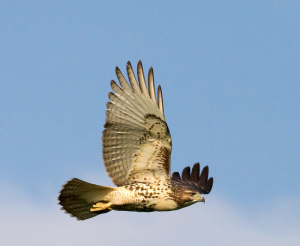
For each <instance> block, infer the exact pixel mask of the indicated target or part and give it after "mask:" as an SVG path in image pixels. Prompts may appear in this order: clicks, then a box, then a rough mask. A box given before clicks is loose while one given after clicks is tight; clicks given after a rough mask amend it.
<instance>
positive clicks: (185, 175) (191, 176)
mask: <svg viewBox="0 0 300 246" xmlns="http://www.w3.org/2000/svg"><path fill="white" fill-rule="evenodd" d="M190 170H191V169H190V167H185V168H184V169H183V171H182V179H181V177H180V174H179V173H178V172H174V173H173V175H172V185H173V186H177V185H182V186H187V187H189V186H190V187H192V188H194V189H197V190H198V191H199V193H200V194H209V193H210V191H211V189H212V185H213V178H212V177H211V178H209V179H208V166H205V167H204V168H203V170H202V172H201V174H200V176H199V173H200V164H199V163H196V164H194V166H193V169H192V173H190Z"/></svg>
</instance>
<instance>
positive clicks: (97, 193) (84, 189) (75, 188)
mask: <svg viewBox="0 0 300 246" xmlns="http://www.w3.org/2000/svg"><path fill="white" fill-rule="evenodd" d="M116 189H117V188H114V187H107V186H100V185H95V184H90V183H87V182H85V181H82V180H80V179H76V178H73V179H72V180H70V181H68V182H67V183H66V184H65V185H64V186H63V189H62V190H61V191H60V195H59V197H58V200H59V204H60V205H61V206H62V209H63V210H65V211H66V212H67V213H69V214H70V215H71V216H73V217H76V218H77V219H79V220H86V219H89V218H92V217H94V216H97V215H99V214H103V213H107V212H109V211H110V210H109V209H106V210H103V211H97V212H91V211H90V209H91V208H92V207H93V204H94V203H96V202H99V201H102V202H109V201H105V200H103V198H104V197H105V196H106V195H107V194H108V193H110V192H111V191H114V190H116Z"/></svg>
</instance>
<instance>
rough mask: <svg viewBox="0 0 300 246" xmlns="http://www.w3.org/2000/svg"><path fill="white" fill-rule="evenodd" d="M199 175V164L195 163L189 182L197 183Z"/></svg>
mask: <svg viewBox="0 0 300 246" xmlns="http://www.w3.org/2000/svg"><path fill="white" fill-rule="evenodd" d="M199 173H200V164H199V162H197V163H196V164H194V166H193V169H192V174H191V181H192V182H195V183H197V182H198V179H199Z"/></svg>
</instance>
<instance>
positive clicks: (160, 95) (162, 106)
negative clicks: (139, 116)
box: [157, 85, 164, 114]
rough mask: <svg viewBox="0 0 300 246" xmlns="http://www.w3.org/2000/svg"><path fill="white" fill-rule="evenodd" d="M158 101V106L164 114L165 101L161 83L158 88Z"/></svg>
mask: <svg viewBox="0 0 300 246" xmlns="http://www.w3.org/2000/svg"><path fill="white" fill-rule="evenodd" d="M157 101H158V108H159V109H160V111H161V112H162V113H163V114H164V103H163V97H162V91H161V87H160V85H159V86H158V89H157Z"/></svg>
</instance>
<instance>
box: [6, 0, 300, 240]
mask: <svg viewBox="0 0 300 246" xmlns="http://www.w3.org/2000/svg"><path fill="white" fill-rule="evenodd" d="M0 8H1V10H2V11H1V12H2V13H1V15H0V30H1V31H0V32H1V35H0V36H1V37H0V78H1V79H0V104H1V114H0V126H1V127H0V192H1V193H2V194H3V195H4V197H5V199H6V200H7V201H11V202H12V204H11V205H9V203H7V204H2V205H0V207H1V206H2V207H1V208H2V211H8V214H11V215H12V214H13V219H12V218H11V217H10V216H8V215H7V216H5V218H4V220H1V222H0V225H1V228H2V229H3V230H4V231H5V234H6V237H5V240H6V242H7V244H6V245H19V243H20V242H21V241H22V242H23V243H24V242H28V245H32V244H34V243H42V242H43V244H44V245H46V244H45V242H49V245H53V244H54V243H55V241H53V242H52V241H51V240H52V238H57V237H59V238H60V240H61V241H60V242H65V243H73V244H74V245H77V244H76V243H79V242H89V243H90V244H91V245H96V244H93V243H95V241H93V237H94V238H95V240H96V236H95V234H93V233H91V234H88V235H89V239H86V238H84V235H80V234H78V232H79V231H81V230H85V232H91V231H93V230H94V228H95V227H97V225H101V223H109V224H111V225H116V224H118V223H119V221H120V218H122V220H123V222H122V223H124V224H122V225H120V224H119V226H120V228H119V229H120V230H121V229H122V228H123V229H124V227H125V228H127V226H126V223H127V222H128V223H129V224H130V228H131V229H136V230H138V231H139V230H140V225H139V224H140V223H142V222H141V221H143V223H146V222H145V221H149V222H150V224H151V223H154V224H155V223H157V224H155V225H157V227H155V228H156V229H155V228H152V227H149V225H146V224H145V225H144V226H145V228H148V229H151V230H152V232H153V233H154V234H156V235H158V236H157V238H158V239H160V240H161V241H163V242H175V243H176V242H185V241H184V239H185V236H187V237H189V240H190V241H189V242H190V243H194V242H198V239H196V238H193V235H191V234H189V233H192V232H194V231H195V234H196V235H198V234H200V235H201V233H200V232H201V231H203V232H205V235H207V236H205V235H204V236H203V237H205V238H202V237H200V238H201V240H202V242H207V243H209V242H211V243H212V244H213V245H217V244H219V243H220V242H222V243H223V245H240V244H241V243H242V244H243V245H247V243H252V244H249V245H253V243H255V244H256V245H277V244H276V243H278V245H280V244H281V243H282V242H289V245H296V244H297V242H299V240H300V237H299V235H298V234H299V233H298V234H297V233H296V231H298V232H299V230H300V213H299V205H300V182H299V173H300V124H299V123H300V113H299V105H300V96H299V95H300V67H299V65H300V46H299V43H300V24H299V23H300V17H299V12H300V2H299V1H274V0H273V1H143V2H142V1H126V2H125V1H107V2H102V1H26V2H24V1H1V2H0ZM128 60H130V61H131V63H132V65H133V67H134V68H135V67H136V64H137V62H138V61H139V60H142V62H143V66H144V70H148V69H149V68H150V67H151V66H153V68H154V73H155V83H156V85H159V84H160V85H161V86H162V90H163V95H164V105H165V115H166V120H167V123H168V125H169V128H170V131H171V135H172V140H173V152H172V171H181V170H182V169H183V168H184V167H185V166H188V165H190V166H191V165H193V164H194V163H195V162H198V161H199V162H200V163H201V165H202V167H203V166H205V165H208V166H209V167H210V175H211V176H213V177H214V179H215V180H214V181H215V183H214V187H213V189H212V192H211V194H209V195H208V196H207V197H206V204H205V205H199V204H196V205H194V206H193V207H191V208H187V209H185V210H181V211H176V212H172V213H166V214H162V213H155V214H153V213H152V214H150V215H149V214H133V213H120V212H114V214H113V213H109V214H107V215H103V216H98V217H96V218H94V219H92V220H91V221H88V222H77V221H76V220H74V219H71V218H69V217H68V216H66V215H65V214H63V213H62V212H61V211H60V210H59V206H58V205H56V197H57V194H58V191H59V190H60V188H61V185H62V184H64V183H65V182H66V180H69V179H71V178H72V177H77V178H80V179H84V180H86V181H89V182H92V183H98V184H102V185H112V182H111V181H110V179H109V178H108V177H107V175H106V173H105V170H104V166H103V164H102V159H101V154H102V153H101V148H102V147H101V133H102V130H103V124H104V121H105V109H106V107H105V103H106V102H107V101H108V97H107V93H108V92H109V91H111V89H110V83H109V82H110V80H111V79H114V80H116V76H115V73H114V69H115V66H119V67H120V69H121V71H123V72H124V74H125V71H126V69H125V68H126V62H127V61H128ZM19 204H24V206H23V205H22V206H21V207H22V208H20V207H19V206H20V205H19ZM19 209H20V210H21V211H22V215H20V214H15V213H14V211H16V210H19ZM112 214H113V215H112ZM28 218H31V220H30V224H31V227H28V228H27V227H26V228H27V229H26V230H28V233H25V232H26V230H25V232H24V235H23V236H20V237H14V236H13V235H11V234H10V233H9V231H8V229H7V228H9V226H7V225H10V223H12V222H11V221H18V226H19V228H20V230H23V229H21V228H24V226H23V225H24V224H28V222H29V221H27V220H28ZM42 218H43V219H42ZM197 220H202V221H203V223H201V222H202V221H201V222H197ZM165 221H170V224H172V225H170V228H171V229H168V230H170V231H168V234H169V236H170V238H168V237H166V235H165V234H163V233H162V231H164V230H163V228H160V227H163V226H164V225H165V226H166V227H167V226H168V225H169V224H167V222H165ZM172 221H173V222H172ZM228 221H230V222H228ZM43 222H44V223H46V224H49V225H52V226H49V228H48V227H47V228H46V227H45V228H44V227H39V225H40V224H43ZM125 222H126V223H125ZM176 222H177V223H178V224H176ZM76 223H80V224H81V225H80V226H78V224H76ZM227 223H229V225H228V229H227V230H228V231H224V230H223V229H222V228H224V225H227ZM174 224H175V225H174ZM11 225H12V226H13V224H11ZM205 225H207V226H205ZM173 227H174V228H173ZM62 228H64V229H62ZM65 228H69V230H68V231H64V230H66V229H65ZM195 228H197V229H198V230H199V232H198V231H197V230H195ZM229 228H232V230H229ZM3 230H2V231H3ZM36 230H39V231H40V236H39V239H36V238H35V239H34V238H33V237H28V235H30V233H29V232H30V231H36ZM106 230H107V231H106ZM127 230H129V229H128V228H127ZM62 231H63V232H64V233H62ZM104 231H105V232H104ZM104 231H103V232H102V233H103V235H106V236H107V235H108V236H112V237H113V238H114V239H113V240H112V241H108V243H109V244H112V245H113V244H117V243H118V242H119V241H118V238H115V237H114V236H113V232H111V231H110V230H108V229H107V228H106V229H105V230H104ZM125 231H126V230H125ZM181 231H183V232H185V233H186V235H182V236H181V235H178V233H180V232H181ZM235 232H238V234H239V235H240V236H239V239H238V238H237V239H236V240H235V239H234V238H235V237H234V236H232V235H233V234H230V233H234V235H237V233H235ZM279 232H281V237H279V238H277V237H278V233H279ZM283 232H284V233H283ZM97 233H98V234H99V233H100V234H101V231H100V232H97ZM97 233H96V234H97ZM110 233H111V234H110ZM123 233H125V232H123ZM140 233H141V234H142V231H141V232H140ZM75 234H76V235H75ZM124 235H125V234H124ZM215 235H224V237H225V238H226V240H223V241H218V240H221V239H219V238H221V237H217V238H216V237H215ZM67 236H68V238H75V239H74V241H68V240H71V239H67ZM50 238H51V240H50ZM146 238H147V237H146ZM175 238H176V240H175ZM248 238H251V240H253V241H251V240H250V241H249V240H248ZM274 238H275V239H276V240H275V239H274ZM158 239H157V240H158ZM34 240H40V241H34ZM84 240H85V241H84ZM86 240H87V241H86ZM88 240H90V241H88ZM128 240H130V239H128ZM149 240H150V238H149ZM149 240H148V241H147V243H149V245H151V243H152V241H151V240H150V241H149ZM194 240H196V241H194ZM199 240H200V239H199ZM201 240H200V241H201ZM205 240H206V241H205ZM280 240H282V241H280ZM289 240H290V241H289ZM200 241H199V242H200ZM122 242H124V241H122ZM128 242H129V241H128ZM154 242H155V241H153V243H154ZM157 242H158V241H157ZM51 243H52V244H51ZM58 243H59V242H58ZM24 245H25V244H24ZM26 245H27V244H26ZM78 245H81V244H78ZM146 245H147V244H146Z"/></svg>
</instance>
